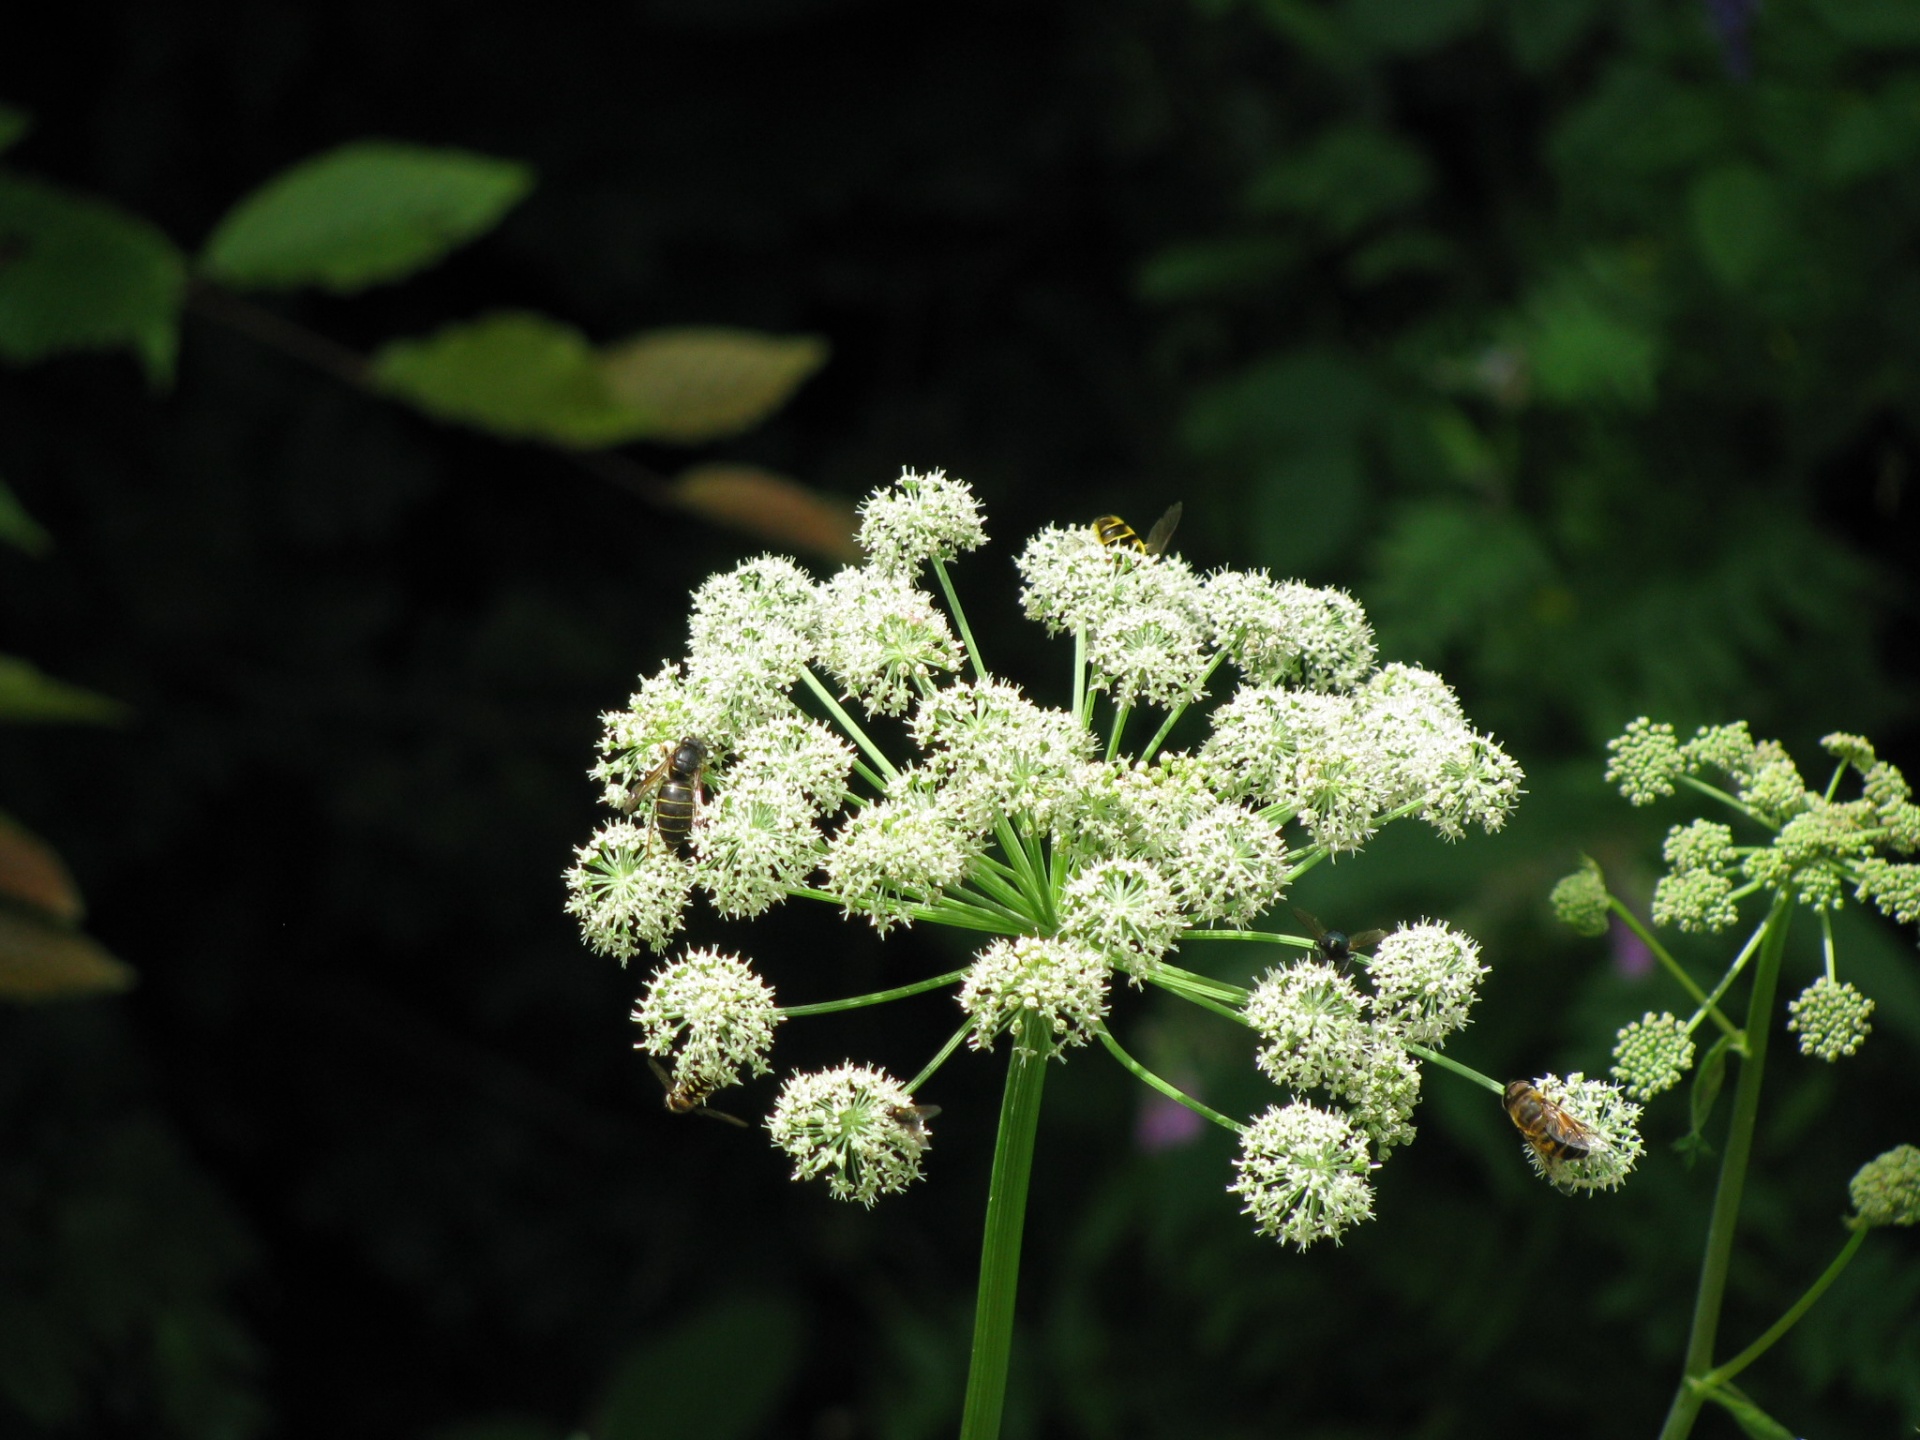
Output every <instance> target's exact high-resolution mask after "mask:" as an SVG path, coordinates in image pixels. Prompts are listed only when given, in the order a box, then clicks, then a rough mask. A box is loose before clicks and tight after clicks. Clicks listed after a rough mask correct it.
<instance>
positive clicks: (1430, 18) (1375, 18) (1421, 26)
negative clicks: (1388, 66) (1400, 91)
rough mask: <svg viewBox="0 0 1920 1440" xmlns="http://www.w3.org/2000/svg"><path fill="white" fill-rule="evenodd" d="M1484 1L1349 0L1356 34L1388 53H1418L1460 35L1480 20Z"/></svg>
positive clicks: (1347, 12) (1349, 18)
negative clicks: (1390, 51)
mask: <svg viewBox="0 0 1920 1440" xmlns="http://www.w3.org/2000/svg"><path fill="white" fill-rule="evenodd" d="M1480 7H1481V0H1347V4H1346V6H1345V9H1346V14H1347V18H1348V20H1349V22H1350V23H1351V24H1352V26H1353V30H1354V33H1355V34H1357V35H1360V36H1362V37H1364V38H1365V39H1367V40H1371V41H1372V42H1373V43H1375V44H1376V45H1379V46H1380V47H1381V48H1382V49H1384V50H1395V51H1401V52H1404V53H1408V54H1417V53H1418V52H1420V51H1423V50H1432V49H1434V48H1435V47H1436V46H1439V45H1443V44H1445V43H1446V42H1447V41H1449V40H1451V39H1453V38H1454V36H1456V35H1458V34H1460V33H1461V32H1462V31H1463V30H1466V29H1467V28H1468V27H1470V26H1471V25H1472V24H1473V23H1474V22H1475V21H1477V20H1478V19H1479V18H1480Z"/></svg>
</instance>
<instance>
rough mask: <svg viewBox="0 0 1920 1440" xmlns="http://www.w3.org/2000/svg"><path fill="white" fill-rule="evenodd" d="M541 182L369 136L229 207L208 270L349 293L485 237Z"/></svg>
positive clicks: (514, 168) (486, 163) (254, 281)
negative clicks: (536, 182) (479, 237)
mask: <svg viewBox="0 0 1920 1440" xmlns="http://www.w3.org/2000/svg"><path fill="white" fill-rule="evenodd" d="M532 188H533V171H532V169H531V168H529V167H528V166H526V165H522V164H519V163H517V162H515V161H512V160H500V159H496V158H494V157H493V156H490V155H476V154H473V153H471V152H470V151H465V150H436V149H429V148H427V147H425V146H419V145H401V144H395V143H392V142H390V141H382V140H363V141H359V142H356V143H354V144H351V145H342V146H341V147H340V148H339V149H337V150H330V151H328V152H327V153H326V154H324V155H318V156H315V157H314V158H313V159H311V160H306V161H303V162H301V163H300V164H298V165H295V166H293V167H292V168H291V169H289V170H286V171H284V172H282V173H281V174H280V175H278V176H276V177H275V178H274V179H272V180H269V181H268V182H267V183H266V184H265V185H263V186H261V187H260V188H259V189H258V190H256V191H254V192H253V193H252V194H251V195H249V196H247V197H246V198H245V199H244V200H242V201H240V203H239V204H237V205H235V206H234V207H233V209H231V210H229V211H228V212H227V214H226V216H225V218H223V219H222V220H221V221H220V223H219V224H218V225H217V226H215V227H214V231H213V234H212V235H211V236H209V237H208V239H207V244H206V248H205V249H204V250H203V251H202V252H201V256H200V266H201V268H202V269H203V270H204V271H205V272H206V273H207V274H208V275H210V276H212V277H213V278H214V279H216V280H219V281H221V282H222V283H224V284H227V285H231V286H233V287H235V288H237V289H277V288H286V287H290V286H297V285H317V286H320V287H321V288H323V289H326V290H332V291H334V292H335V293H336V294H351V293H352V292H354V291H356V290H364V289H366V288H367V287H368V286H369V285H378V284H380V283H382V282H384V281H388V280H398V279H400V278H401V277H402V276H405V275H410V274H412V273H413V272H414V271H416V270H422V269H425V268H426V267H427V266H429V265H432V264H434V263H435V262H436V261H438V260H439V259H441V258H442V257H443V256H445V255H446V254H447V253H448V252H449V251H451V250H454V249H456V248H458V247H459V246H461V245H464V244H466V243H467V242H468V241H469V240H472V239H474V238H475V237H477V236H480V235H484V234H485V233H486V232H487V231H489V230H491V229H492V228H493V227H494V226H495V225H497V224H498V223H499V221H500V217H501V216H503V215H504V214H506V212H507V211H508V210H509V209H511V208H512V207H513V206H514V205H515V204H516V203H518V202H519V200H520V199H521V198H522V197H523V196H525V195H526V193H527V192H528V191H529V190H530V189H532Z"/></svg>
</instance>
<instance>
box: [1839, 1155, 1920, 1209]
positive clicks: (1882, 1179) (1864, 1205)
mask: <svg viewBox="0 0 1920 1440" xmlns="http://www.w3.org/2000/svg"><path fill="white" fill-rule="evenodd" d="M1847 1192H1848V1193H1849V1194H1850V1195H1851V1196H1852V1197H1853V1211H1854V1217H1853V1224H1854V1225H1856V1226H1861V1225H1920V1150H1916V1149H1915V1148H1914V1147H1913V1146H1911V1145H1896V1146H1894V1147H1893V1149H1891V1150H1889V1151H1887V1153H1886V1154H1884V1155H1880V1156H1877V1157H1875V1158H1874V1159H1872V1160H1869V1161H1868V1162H1867V1163H1866V1164H1864V1165H1862V1166H1861V1167H1860V1170H1859V1173H1857V1174H1856V1175H1855V1176H1854V1177H1853V1180H1852V1181H1851V1182H1850V1183H1849V1184H1848V1186H1847Z"/></svg>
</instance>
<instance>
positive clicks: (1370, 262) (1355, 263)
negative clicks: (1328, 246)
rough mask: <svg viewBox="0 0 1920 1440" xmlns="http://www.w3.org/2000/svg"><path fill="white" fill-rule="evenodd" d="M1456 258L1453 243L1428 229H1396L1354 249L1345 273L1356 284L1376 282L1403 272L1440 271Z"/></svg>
mask: <svg viewBox="0 0 1920 1440" xmlns="http://www.w3.org/2000/svg"><path fill="white" fill-rule="evenodd" d="M1455 259H1456V256H1455V254H1454V248H1453V246H1452V245H1451V244H1450V243H1448V242H1447V241H1446V240H1445V239H1444V238H1442V237H1441V236H1439V235H1436V234H1435V233H1434V232H1433V231H1431V230H1423V229H1404V230H1396V231H1394V232H1393V233H1392V234H1390V235H1382V236H1381V237H1380V238H1379V239H1378V240H1375V241H1374V242H1373V243H1372V244H1370V245H1367V246H1364V247H1363V248H1362V249H1360V250H1358V251H1356V252H1355V253H1354V255H1353V257H1352V258H1351V259H1349V260H1348V261H1347V274H1348V275H1349V276H1350V277H1352V279H1353V283H1354V284H1356V285H1379V284H1382V283H1384V282H1385V281H1388V280H1398V279H1400V278H1401V277H1402V276H1405V275H1419V274H1437V273H1440V272H1443V271H1445V270H1447V269H1448V268H1450V267H1451V266H1452V265H1453V263H1454V261H1455Z"/></svg>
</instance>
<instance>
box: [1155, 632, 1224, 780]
mask: <svg viewBox="0 0 1920 1440" xmlns="http://www.w3.org/2000/svg"><path fill="white" fill-rule="evenodd" d="M1226 658H1227V652H1226V651H1224V650H1216V651H1214V652H1213V659H1212V661H1211V662H1210V663H1209V664H1208V665H1207V670H1206V673H1205V674H1204V675H1202V676H1201V677H1200V688H1201V689H1202V690H1205V689H1206V684H1207V681H1209V680H1211V679H1212V678H1213V672H1214V671H1216V670H1218V669H1219V668H1220V662H1221V661H1222V660H1224V659H1226ZM1186 713H1187V707H1186V706H1185V705H1176V706H1174V707H1173V709H1172V710H1171V711H1169V712H1168V714H1167V718H1166V720H1165V721H1164V722H1163V723H1162V724H1161V726H1160V728H1159V729H1158V730H1156V731H1154V734H1153V739H1151V740H1149V741H1148V742H1147V744H1146V748H1145V749H1143V750H1142V751H1141V752H1140V759H1141V761H1142V762H1143V763H1144V764H1148V765H1151V764H1152V763H1153V757H1154V756H1156V755H1158V754H1159V753H1160V747H1161V746H1162V745H1164V744H1166V743H1167V736H1169V735H1171V734H1172V733H1173V727H1174V726H1175V725H1178V724H1179V723H1180V717H1181V716H1182V715H1184V714H1186Z"/></svg>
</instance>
